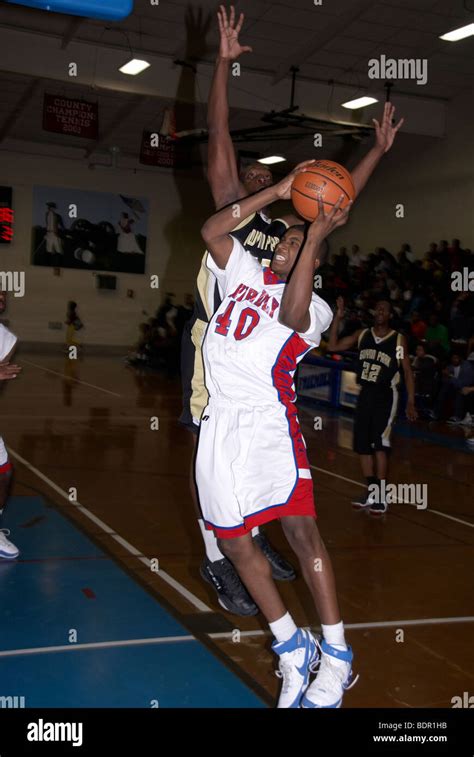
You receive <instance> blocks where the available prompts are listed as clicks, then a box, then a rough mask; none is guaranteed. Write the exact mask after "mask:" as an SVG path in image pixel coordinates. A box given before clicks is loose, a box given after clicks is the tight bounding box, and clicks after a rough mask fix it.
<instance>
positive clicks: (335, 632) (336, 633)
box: [321, 620, 347, 650]
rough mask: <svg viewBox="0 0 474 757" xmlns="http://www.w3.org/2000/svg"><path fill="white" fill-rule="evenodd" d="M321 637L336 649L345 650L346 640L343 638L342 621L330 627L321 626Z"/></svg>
mask: <svg viewBox="0 0 474 757" xmlns="http://www.w3.org/2000/svg"><path fill="white" fill-rule="evenodd" d="M321 628H322V631H323V636H324V639H325V641H327V643H328V644H330V645H331V647H336V649H341V650H345V649H347V644H346V640H345V638H344V623H343V622H342V620H341V621H340V622H339V623H334V625H332V626H325V625H321Z"/></svg>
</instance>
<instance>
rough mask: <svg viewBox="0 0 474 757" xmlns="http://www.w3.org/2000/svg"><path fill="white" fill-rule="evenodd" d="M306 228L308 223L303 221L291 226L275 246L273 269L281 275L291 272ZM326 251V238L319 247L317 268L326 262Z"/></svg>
mask: <svg viewBox="0 0 474 757" xmlns="http://www.w3.org/2000/svg"><path fill="white" fill-rule="evenodd" d="M306 228H307V227H306V225H305V224H303V223H301V224H295V225H294V226H290V227H289V228H288V229H287V230H286V231H285V233H284V234H283V236H282V238H281V240H280V241H279V242H278V244H277V246H276V247H275V252H274V253H273V258H272V265H271V268H272V271H274V272H275V273H277V274H278V275H279V276H281V277H285V276H288V274H289V273H290V272H291V270H292V268H293V266H294V264H295V261H296V258H297V257H298V253H299V251H300V250H301V248H302V246H303V243H304V240H305V236H306ZM326 253H327V242H326V240H324V242H323V243H322V244H321V245H320V247H319V252H318V257H317V258H316V264H315V266H314V268H315V270H316V269H317V268H319V266H320V265H321V264H322V263H323V262H324V258H325V257H326Z"/></svg>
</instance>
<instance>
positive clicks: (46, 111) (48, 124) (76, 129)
mask: <svg viewBox="0 0 474 757" xmlns="http://www.w3.org/2000/svg"><path fill="white" fill-rule="evenodd" d="M43 129H45V131H55V132H58V133H59V134H72V135H73V136H75V137H84V138H85V139H97V138H98V136H99V112H98V105H97V103H91V102H87V100H74V99H71V98H70V97H64V96H63V95H48V94H45V96H44V103H43Z"/></svg>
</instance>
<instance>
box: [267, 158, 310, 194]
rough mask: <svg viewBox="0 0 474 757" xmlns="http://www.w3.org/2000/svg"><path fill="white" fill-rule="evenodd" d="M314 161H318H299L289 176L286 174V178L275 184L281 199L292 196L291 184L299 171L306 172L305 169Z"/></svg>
mask: <svg viewBox="0 0 474 757" xmlns="http://www.w3.org/2000/svg"><path fill="white" fill-rule="evenodd" d="M313 163H316V160H314V159H313V160H303V162H302V163H298V165H297V166H296V168H294V169H293V170H292V172H291V173H289V174H288V176H285V178H284V179H282V180H281V181H279V182H278V184H277V185H276V186H275V190H276V193H277V195H278V199H279V200H289V199H290V198H291V185H292V184H293V182H294V180H295V178H296V176H298V174H299V173H304V171H306V169H307V168H308V167H309V166H311V165H312V164H313Z"/></svg>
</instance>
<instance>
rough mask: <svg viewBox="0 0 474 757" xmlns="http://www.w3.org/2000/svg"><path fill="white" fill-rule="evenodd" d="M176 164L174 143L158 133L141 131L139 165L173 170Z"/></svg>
mask: <svg viewBox="0 0 474 757" xmlns="http://www.w3.org/2000/svg"><path fill="white" fill-rule="evenodd" d="M175 162H176V141H175V140H174V139H171V138H170V137H164V136H162V135H161V134H159V133H158V132H156V131H155V132H153V131H148V130H146V129H144V130H143V134H142V143H141V146H140V163H143V164H144V165H145V166H165V167H166V168H173V167H174V165H175Z"/></svg>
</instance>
